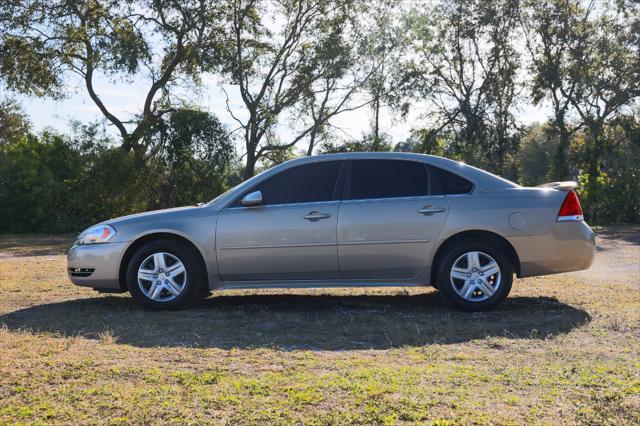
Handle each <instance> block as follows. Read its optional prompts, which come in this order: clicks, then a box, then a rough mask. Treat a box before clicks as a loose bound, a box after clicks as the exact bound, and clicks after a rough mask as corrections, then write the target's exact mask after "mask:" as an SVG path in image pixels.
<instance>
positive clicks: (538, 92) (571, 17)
mask: <svg viewBox="0 0 640 426" xmlns="http://www.w3.org/2000/svg"><path fill="white" fill-rule="evenodd" d="M590 13H591V9H590V8H589V9H584V8H583V7H582V6H581V2H580V1H574V0H564V1H555V2H548V1H543V0H531V1H529V2H527V3H526V7H525V8H524V9H523V11H522V14H521V19H520V24H521V27H522V28H523V31H524V35H525V42H526V47H527V50H528V52H529V54H530V60H531V62H530V66H529V70H530V71H531V74H532V75H531V95H532V100H533V103H534V104H540V103H541V102H542V101H543V100H545V99H548V100H550V101H551V105H552V107H553V114H554V119H553V125H554V128H555V129H556V131H557V133H558V144H557V145H556V147H555V151H554V154H553V156H552V158H551V168H550V169H549V178H550V179H552V180H567V179H569V178H570V177H571V172H570V169H569V161H568V152H569V145H570V143H571V135H572V134H573V133H574V132H575V131H577V130H579V129H580V127H581V126H580V125H577V126H571V124H570V123H569V122H568V114H569V113H570V107H571V101H570V99H571V98H572V97H573V95H574V93H575V90H576V80H575V79H574V78H573V76H572V73H571V72H570V69H571V55H572V52H576V51H579V50H580V49H582V46H583V45H584V43H585V41H586V40H587V38H588V37H589V35H590V31H589V28H588V24H587V19H588V17H589V14H590ZM563 93H564V94H566V95H567V96H565V95H563Z"/></svg>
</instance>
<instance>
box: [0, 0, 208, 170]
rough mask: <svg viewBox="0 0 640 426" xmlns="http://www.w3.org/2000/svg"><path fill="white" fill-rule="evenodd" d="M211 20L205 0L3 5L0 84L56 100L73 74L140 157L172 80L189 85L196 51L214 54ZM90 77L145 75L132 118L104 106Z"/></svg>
mask: <svg viewBox="0 0 640 426" xmlns="http://www.w3.org/2000/svg"><path fill="white" fill-rule="evenodd" d="M219 15H220V7H219V6H218V3H217V2H210V1H208V0H187V1H181V0H125V1H118V0H89V1H83V2H79V1H75V0H25V1H18V0H15V1H11V2H3V4H2V6H0V29H1V30H2V38H1V40H0V78H2V80H4V83H5V84H6V86H7V87H8V88H9V89H11V90H15V91H18V92H22V93H25V94H28V95H36V96H51V97H54V98H61V97H63V95H64V86H65V84H66V78H67V76H68V75H69V74H70V73H71V74H75V75H78V76H80V77H81V79H82V81H83V84H84V86H85V89H86V91H87V93H88V95H89V97H90V98H91V99H92V100H93V102H94V103H95V104H96V106H97V107H98V109H99V110H100V112H101V113H102V114H103V116H104V117H105V118H106V119H107V120H108V121H109V123H110V124H112V125H113V126H115V128H116V129H117V131H118V133H119V135H120V137H121V143H122V147H123V148H124V149H125V150H126V151H130V150H133V151H134V152H135V153H136V156H137V157H138V158H142V156H143V155H144V152H145V150H146V148H147V147H146V146H145V145H144V144H143V143H142V142H143V141H144V140H145V138H144V136H145V135H146V134H147V133H148V132H149V130H150V129H151V128H152V127H153V125H154V124H155V123H156V122H158V121H159V120H160V119H161V118H162V116H163V115H164V114H166V113H168V112H170V111H171V110H172V107H173V103H172V99H171V96H170V95H171V93H172V89H173V88H174V87H175V86H176V85H177V83H178V81H179V79H180V78H191V79H193V81H196V82H197V78H198V75H199V71H200V69H201V67H202V65H203V61H204V55H203V53H204V52H205V51H206V52H207V60H208V61H209V62H211V61H215V59H216V57H218V56H219V51H220V45H219V39H220V36H219V35H220V34H221V29H220V27H219V26H218V24H217V23H218V20H219V19H218V18H219ZM155 46H159V48H157V49H156V48H155ZM214 52H215V53H214ZM209 65H211V64H209ZM96 74H104V75H106V76H108V77H110V78H111V79H113V80H129V81H131V80H132V79H133V78H134V77H146V79H147V80H148V81H149V84H148V87H146V88H144V89H142V92H143V93H144V94H145V96H144V104H143V107H142V110H141V111H140V112H139V114H138V115H137V116H136V117H135V118H134V119H133V120H124V119H122V118H119V117H117V116H116V114H115V113H114V112H113V111H112V110H110V108H109V106H108V105H105V103H104V102H103V100H102V99H101V97H100V94H99V93H97V91H96V88H95V79H96Z"/></svg>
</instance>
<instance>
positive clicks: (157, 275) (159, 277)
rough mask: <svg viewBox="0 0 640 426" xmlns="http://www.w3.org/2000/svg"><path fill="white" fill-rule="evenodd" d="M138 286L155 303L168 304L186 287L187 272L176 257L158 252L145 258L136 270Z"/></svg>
mask: <svg viewBox="0 0 640 426" xmlns="http://www.w3.org/2000/svg"><path fill="white" fill-rule="evenodd" d="M138 286H139V287H140V290H141V291H142V293H143V294H144V295H145V296H146V297H148V298H149V299H151V300H154V301H156V302H169V301H171V300H174V299H175V298H176V297H178V296H180V294H181V293H182V292H183V290H184V289H185V288H186V286H187V270H186V268H185V266H184V264H183V263H182V261H181V260H180V259H178V257H176V256H175V255H173V254H171V253H166V252H158V253H153V254H151V255H149V256H147V257H146V258H145V259H144V260H143V261H142V263H141V264H140V266H139V268H138Z"/></svg>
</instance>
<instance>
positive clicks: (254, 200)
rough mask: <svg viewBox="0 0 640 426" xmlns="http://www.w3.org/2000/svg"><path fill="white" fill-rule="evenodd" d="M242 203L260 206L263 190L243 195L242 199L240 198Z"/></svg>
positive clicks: (246, 205)
mask: <svg viewBox="0 0 640 426" xmlns="http://www.w3.org/2000/svg"><path fill="white" fill-rule="evenodd" d="M240 203H241V204H242V205H243V206H245V207H251V206H259V205H260V204H262V192H260V191H255V192H250V193H248V194H247V195H245V196H244V197H242V200H240Z"/></svg>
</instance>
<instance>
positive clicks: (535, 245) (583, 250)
mask: <svg viewBox="0 0 640 426" xmlns="http://www.w3.org/2000/svg"><path fill="white" fill-rule="evenodd" d="M507 240H509V242H510V243H511V244H512V245H513V248H514V249H515V250H516V253H518V257H519V258H520V272H521V273H520V276H521V277H530V276H534V275H547V274H557V273H560V272H571V271H580V270H583V269H589V267H590V266H591V264H592V263H593V260H594V259H595V256H596V239H595V234H594V233H593V231H592V230H591V228H590V227H589V225H587V224H586V223H585V222H584V221H580V222H556V224H555V225H554V227H553V230H552V232H550V233H548V234H544V235H526V236H525V235H523V236H515V237H508V238H507Z"/></svg>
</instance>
